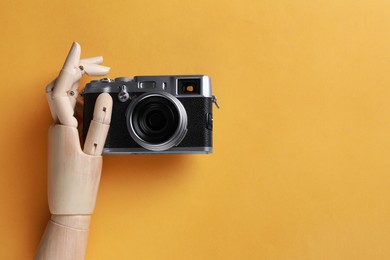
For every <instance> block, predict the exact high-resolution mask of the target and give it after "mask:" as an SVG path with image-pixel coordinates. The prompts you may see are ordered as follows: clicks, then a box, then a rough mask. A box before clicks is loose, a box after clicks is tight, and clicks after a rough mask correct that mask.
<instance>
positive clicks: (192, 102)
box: [83, 75, 217, 154]
mask: <svg viewBox="0 0 390 260" xmlns="http://www.w3.org/2000/svg"><path fill="white" fill-rule="evenodd" d="M102 92H106V93H108V94H110V95H111V97H112V99H113V110H112V117H111V125H110V130H109V132H108V136H107V140H106V143H105V146H104V149H103V154H155V153H158V154H172V153H175V154H194V153H211V152H212V130H213V112H212V106H213V103H215V104H217V103H216V98H215V96H213V95H212V92H211V80H210V78H209V77H208V76H204V75H192V76H137V77H134V78H126V77H121V78H116V79H115V80H112V79H108V78H104V79H101V80H93V81H91V82H90V83H88V84H87V85H86V87H85V89H84V92H83V97H84V128H83V133H84V136H86V134H87V132H88V128H89V125H90V122H91V120H92V117H93V110H94V106H95V102H96V99H97V97H98V96H99V94H100V93H102Z"/></svg>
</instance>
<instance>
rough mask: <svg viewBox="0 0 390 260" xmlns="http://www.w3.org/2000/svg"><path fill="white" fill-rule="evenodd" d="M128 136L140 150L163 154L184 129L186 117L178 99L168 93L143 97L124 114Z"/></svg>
mask: <svg viewBox="0 0 390 260" xmlns="http://www.w3.org/2000/svg"><path fill="white" fill-rule="evenodd" d="M127 124H128V130H129V133H130V135H131V136H132V137H133V139H134V140H135V141H136V142H137V143H138V144H139V145H141V146H142V147H144V148H146V149H149V150H153V151H163V150H166V149H169V148H171V147H172V146H175V145H177V144H178V143H179V142H180V141H181V140H182V139H183V137H184V135H185V133H186V131H187V130H186V128H187V114H186V112H185V109H184V107H183V105H182V104H181V103H180V101H179V100H177V98H175V97H174V96H172V95H170V94H168V93H161V94H156V93H154V94H144V95H141V96H140V97H139V98H138V99H137V100H135V101H134V102H132V103H131V105H130V106H129V108H128V112H127Z"/></svg>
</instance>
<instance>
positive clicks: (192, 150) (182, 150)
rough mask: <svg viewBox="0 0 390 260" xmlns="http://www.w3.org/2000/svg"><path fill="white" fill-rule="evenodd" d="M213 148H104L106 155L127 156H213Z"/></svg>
mask: <svg viewBox="0 0 390 260" xmlns="http://www.w3.org/2000/svg"><path fill="white" fill-rule="evenodd" d="M212 152H213V148H212V147H173V148H171V149H169V150H166V151H149V150H145V149H143V148H104V149H103V154H104V155H126V154H211V153H212Z"/></svg>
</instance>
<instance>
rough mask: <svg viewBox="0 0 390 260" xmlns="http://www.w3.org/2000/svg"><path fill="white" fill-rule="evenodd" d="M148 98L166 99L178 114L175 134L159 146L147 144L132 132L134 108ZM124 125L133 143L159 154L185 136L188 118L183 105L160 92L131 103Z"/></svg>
mask: <svg viewBox="0 0 390 260" xmlns="http://www.w3.org/2000/svg"><path fill="white" fill-rule="evenodd" d="M150 97H162V98H165V99H168V100H169V101H171V102H172V103H173V104H174V105H175V107H176V108H177V110H178V112H179V125H178V127H177V129H176V131H175V133H174V134H173V135H172V137H171V138H170V139H169V140H167V141H165V142H163V143H160V144H151V143H149V142H146V141H144V140H143V139H142V138H141V137H139V136H138V135H137V133H136V132H135V130H134V126H133V122H132V120H131V119H132V117H133V111H134V108H135V107H136V106H137V105H138V104H139V102H141V101H142V100H144V99H147V98H150ZM126 121H127V122H126V123H127V130H128V131H129V134H130V136H131V137H132V138H133V139H134V141H135V142H136V143H137V144H139V145H140V146H142V147H143V148H145V149H147V150H150V151H155V152H161V151H165V150H168V149H170V148H172V147H174V146H176V145H178V144H179V143H180V142H181V141H182V140H183V138H184V137H185V135H186V134H187V123H188V118H187V112H186V110H185V108H184V106H183V104H182V103H181V102H180V101H179V100H178V99H177V98H176V97H174V96H173V95H171V94H169V93H166V92H161V93H145V94H143V95H141V96H139V97H138V98H137V99H136V100H135V101H134V102H132V103H131V104H130V105H129V107H128V109H127V111H126Z"/></svg>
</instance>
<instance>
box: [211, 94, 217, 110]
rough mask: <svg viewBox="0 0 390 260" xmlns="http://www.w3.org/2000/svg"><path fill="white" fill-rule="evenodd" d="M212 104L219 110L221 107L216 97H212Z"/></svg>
mask: <svg viewBox="0 0 390 260" xmlns="http://www.w3.org/2000/svg"><path fill="white" fill-rule="evenodd" d="M211 102H213V103H214V104H215V105H216V106H217V108H218V109H219V105H218V102H217V97H216V96H214V95H213V96H212V97H211Z"/></svg>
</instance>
